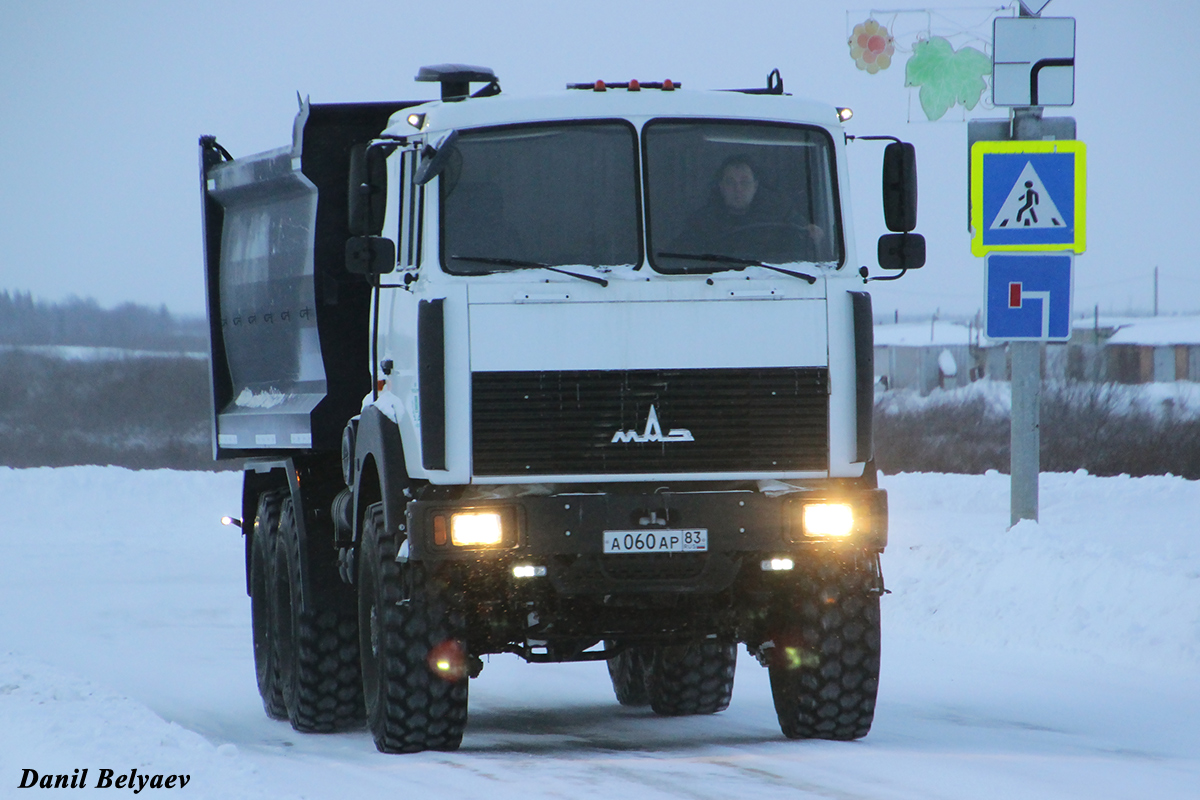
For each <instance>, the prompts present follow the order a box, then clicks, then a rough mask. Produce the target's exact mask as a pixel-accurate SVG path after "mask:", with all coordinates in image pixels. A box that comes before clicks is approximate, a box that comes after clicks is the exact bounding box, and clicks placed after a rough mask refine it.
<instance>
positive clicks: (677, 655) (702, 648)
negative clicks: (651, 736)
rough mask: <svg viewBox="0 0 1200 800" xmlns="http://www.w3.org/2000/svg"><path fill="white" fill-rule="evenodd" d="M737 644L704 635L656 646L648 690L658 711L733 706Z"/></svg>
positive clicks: (674, 713)
mask: <svg viewBox="0 0 1200 800" xmlns="http://www.w3.org/2000/svg"><path fill="white" fill-rule="evenodd" d="M736 666H737V645H736V644H727V643H725V642H721V641H719V640H717V639H703V640H701V641H699V642H692V643H689V644H682V645H670V646H666V647H655V648H654V649H653V650H651V652H650V657H649V659H648V660H647V662H646V694H647V696H648V698H649V700H650V708H652V709H653V710H654V713H656V714H662V715H664V716H672V717H674V716H681V715H684V714H715V713H717V712H718V711H724V710H725V709H726V708H728V707H729V700H730V698H732V697H733V673H734V669H735V668H736Z"/></svg>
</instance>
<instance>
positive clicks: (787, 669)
mask: <svg viewBox="0 0 1200 800" xmlns="http://www.w3.org/2000/svg"><path fill="white" fill-rule="evenodd" d="M870 580H871V577H870V576H869V575H867V574H866V573H865V571H863V570H860V569H856V568H854V567H853V566H850V565H847V564H839V563H828V564H822V565H821V566H819V567H818V568H817V569H816V570H815V571H814V573H813V574H812V575H811V576H808V577H805V578H802V584H801V586H800V588H799V590H798V591H797V593H796V596H795V597H794V598H793V599H792V600H791V606H792V608H791V613H790V617H791V619H790V620H789V621H788V622H787V623H786V624H785V625H784V626H783V627H782V630H781V631H780V633H779V634H777V635H776V637H775V648H774V650H773V651H772V655H771V661H770V663H769V672H770V675H771V695H772V696H773V698H774V700H775V713H776V714H777V715H778V717H779V727H780V729H782V731H783V734H784V735H785V736H787V737H788V738H789V739H838V740H842V741H846V740H850V739H859V738H861V737H863V736H866V735H867V732H868V731H870V730H871V722H872V720H873V719H874V717H875V695H876V692H877V691H878V688H879V596H878V595H877V594H874V593H872V592H871V591H870V585H871V584H870Z"/></svg>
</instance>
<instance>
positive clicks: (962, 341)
mask: <svg viewBox="0 0 1200 800" xmlns="http://www.w3.org/2000/svg"><path fill="white" fill-rule="evenodd" d="M978 334H979V331H978V329H976V328H974V327H973V326H969V325H962V324H960V323H957V322H945V321H941V320H930V321H929V322H911V323H910V322H905V323H900V324H896V325H876V326H875V383H876V385H877V386H879V387H880V388H883V389H915V390H916V391H918V392H920V393H921V394H929V393H930V392H931V391H933V390H934V389H937V388H939V387H940V388H946V389H950V388H954V387H956V386H966V385H967V384H968V383H970V382H971V381H973V380H977V379H978V378H980V377H982V376H983V374H984V361H983V350H984V348H982V347H980V345H979V342H978V339H979V335H978Z"/></svg>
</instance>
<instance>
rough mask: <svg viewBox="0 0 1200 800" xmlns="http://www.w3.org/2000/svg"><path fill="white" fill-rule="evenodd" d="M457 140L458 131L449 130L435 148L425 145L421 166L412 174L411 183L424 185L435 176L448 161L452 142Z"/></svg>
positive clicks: (452, 150) (452, 145) (452, 149)
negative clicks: (439, 144)
mask: <svg viewBox="0 0 1200 800" xmlns="http://www.w3.org/2000/svg"><path fill="white" fill-rule="evenodd" d="M457 141H458V131H450V133H449V134H448V135H447V136H446V138H445V139H443V140H442V144H441V146H440V147H438V148H437V149H436V150H434V149H433V148H432V147H429V146H426V148H425V151H424V152H423V153H422V155H421V166H419V167H417V171H416V172H415V173H414V174H413V183H415V184H416V185H417V186H424V185H425V184H427V183H429V182H430V181H431V180H433V179H434V178H436V177H437V176H438V175H440V174H441V173H442V170H444V169H445V168H446V165H447V164H449V163H450V154H451V153H453V152H454V143H455V142H457Z"/></svg>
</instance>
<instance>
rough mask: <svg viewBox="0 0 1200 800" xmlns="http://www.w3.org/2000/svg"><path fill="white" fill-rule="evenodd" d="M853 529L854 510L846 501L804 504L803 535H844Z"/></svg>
mask: <svg viewBox="0 0 1200 800" xmlns="http://www.w3.org/2000/svg"><path fill="white" fill-rule="evenodd" d="M853 531H854V512H853V511H852V510H851V508H850V506H849V505H848V504H847V503H808V504H806V505H805V506H804V535H805V536H829V537H838V538H842V537H846V536H849V535H850V534H851V533H852V532H853Z"/></svg>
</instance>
